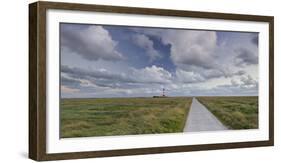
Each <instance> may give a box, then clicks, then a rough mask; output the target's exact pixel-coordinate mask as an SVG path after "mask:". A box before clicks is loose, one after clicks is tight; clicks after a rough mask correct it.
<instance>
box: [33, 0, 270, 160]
mask: <svg viewBox="0 0 281 163" xmlns="http://www.w3.org/2000/svg"><path fill="white" fill-rule="evenodd" d="M273 28H274V18H273V17H271V16H257V15H240V14H226V13H210V12H197V11H196V12H195V11H178V10H164V9H150V8H131V7H120V6H119V7H116V6H101V5H89V4H87V5H86V4H73V3H57V2H36V3H32V4H30V5H29V157H30V158H31V159H34V160H57V159H76V158H89V157H105V156H121V155H136V154H153V153H167V152H185V151H198V150H212V149H227V148H242V147H257V146H272V145H273V144H274V143H273V142H274V131H273V128H274V127H273V125H274V124H273V122H274V119H273V118H274V115H273V95H274V88H273V87H274V86H273V84H274V83H273V51H274V46H273V45H274V44H273V40H274V38H273V30H274V29H273Z"/></svg>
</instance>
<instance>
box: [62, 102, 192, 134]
mask: <svg viewBox="0 0 281 163" xmlns="http://www.w3.org/2000/svg"><path fill="white" fill-rule="evenodd" d="M191 101H192V98H189V97H167V98H97V99H62V100H61V137H62V138H69V137H89V136H111V135H135V134H155V133H175V132H182V131H183V128H184V125H185V122H186V117H187V114H188V110H189V107H190V104H191Z"/></svg>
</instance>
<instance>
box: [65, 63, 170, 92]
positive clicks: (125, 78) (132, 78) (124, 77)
mask: <svg viewBox="0 0 281 163" xmlns="http://www.w3.org/2000/svg"><path fill="white" fill-rule="evenodd" d="M61 72H62V73H63V75H66V76H68V77H67V78H66V77H64V76H62V80H61V81H62V84H63V85H72V86H74V85H77V84H78V85H80V86H84V87H85V86H98V87H111V88H118V87H121V86H125V87H130V84H135V85H136V84H165V83H170V82H171V78H172V75H171V73H170V72H168V71H166V70H165V69H163V68H161V67H157V66H155V65H153V66H151V67H145V68H142V69H135V68H131V69H129V70H128V72H127V73H126V74H125V73H114V72H109V71H107V70H105V69H99V70H85V69H81V68H76V67H73V68H72V67H69V66H65V65H63V66H62V67H61Z"/></svg>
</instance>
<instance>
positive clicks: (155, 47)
mask: <svg viewBox="0 0 281 163" xmlns="http://www.w3.org/2000/svg"><path fill="white" fill-rule="evenodd" d="M60 40H61V43H60V48H61V54H60V55H61V94H62V97H63V98H89V97H140V96H141V97H151V96H154V95H160V94H161V90H162V88H165V89H166V90H167V92H166V94H167V95H168V96H198V95H258V41H257V40H258V33H246V32H229V31H207V30H206V31H204V30H191V29H169V28H149V27H128V26H107V25H89V24H65V23H62V24H61V25H60Z"/></svg>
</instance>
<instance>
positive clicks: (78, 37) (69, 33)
mask: <svg viewBox="0 0 281 163" xmlns="http://www.w3.org/2000/svg"><path fill="white" fill-rule="evenodd" d="M61 29H62V31H61V34H62V47H64V48H67V49H69V50H70V51H72V52H75V53H76V54H78V55H80V56H82V57H83V58H84V59H87V60H99V59H103V60H120V59H122V58H123V55H122V54H121V53H120V52H118V51H117V50H116V46H117V44H118V43H117V42H116V41H114V40H112V38H111V36H110V34H109V32H108V31H107V30H106V29H104V28H103V27H101V26H89V27H88V28H85V29H79V30H78V29H75V30H74V29H70V28H61Z"/></svg>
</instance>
